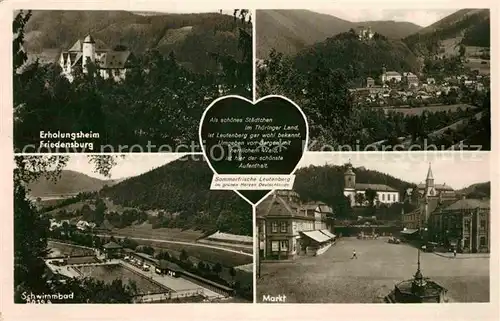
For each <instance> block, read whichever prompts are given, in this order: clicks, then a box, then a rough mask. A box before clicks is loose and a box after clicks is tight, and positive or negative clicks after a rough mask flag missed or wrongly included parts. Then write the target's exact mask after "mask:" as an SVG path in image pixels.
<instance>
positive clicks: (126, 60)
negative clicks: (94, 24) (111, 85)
mask: <svg viewBox="0 0 500 321" xmlns="http://www.w3.org/2000/svg"><path fill="white" fill-rule="evenodd" d="M131 60H132V53H131V52H130V51H128V50H123V51H116V50H108V49H97V47H96V42H95V40H94V38H93V37H92V36H91V35H90V34H89V35H87V36H86V37H85V39H83V41H82V40H77V41H76V42H75V43H74V44H73V46H72V47H71V48H70V49H69V50H67V51H63V52H62V53H61V55H60V57H59V66H60V67H61V69H62V74H63V75H64V76H65V77H66V78H67V79H68V80H69V81H73V79H74V73H75V71H76V70H77V69H79V68H81V71H82V72H83V73H88V64H89V62H92V63H94V64H95V66H96V68H97V72H98V74H99V75H100V76H101V77H102V78H104V79H108V78H111V79H113V80H115V81H121V80H123V79H125V75H126V73H127V68H130V66H131Z"/></svg>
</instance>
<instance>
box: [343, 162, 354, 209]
mask: <svg viewBox="0 0 500 321" xmlns="http://www.w3.org/2000/svg"><path fill="white" fill-rule="evenodd" d="M344 196H347V197H349V200H350V202H351V206H354V205H356V198H355V196H356V174H354V172H353V170H352V164H351V161H350V160H349V163H348V164H347V169H346V171H345V172H344Z"/></svg>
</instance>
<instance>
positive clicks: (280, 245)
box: [271, 240, 288, 252]
mask: <svg viewBox="0 0 500 321" xmlns="http://www.w3.org/2000/svg"><path fill="white" fill-rule="evenodd" d="M271 251H272V252H288V240H282V241H271Z"/></svg>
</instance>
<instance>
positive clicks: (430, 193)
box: [424, 163, 438, 197]
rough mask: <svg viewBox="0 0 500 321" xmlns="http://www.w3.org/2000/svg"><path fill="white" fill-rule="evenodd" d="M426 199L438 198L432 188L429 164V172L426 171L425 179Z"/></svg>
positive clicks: (432, 181)
mask: <svg viewBox="0 0 500 321" xmlns="http://www.w3.org/2000/svg"><path fill="white" fill-rule="evenodd" d="M424 195H425V196H426V197H434V196H438V195H437V193H436V189H435V188H434V176H433V175H432V168H431V163H429V170H428V171H427V178H426V179H425V194H424Z"/></svg>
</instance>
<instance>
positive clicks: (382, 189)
mask: <svg viewBox="0 0 500 321" xmlns="http://www.w3.org/2000/svg"><path fill="white" fill-rule="evenodd" d="M356 189H357V190H367V189H372V190H374V191H378V192H397V190H396V189H394V188H392V187H390V186H387V185H385V184H360V183H357V184H356Z"/></svg>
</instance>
